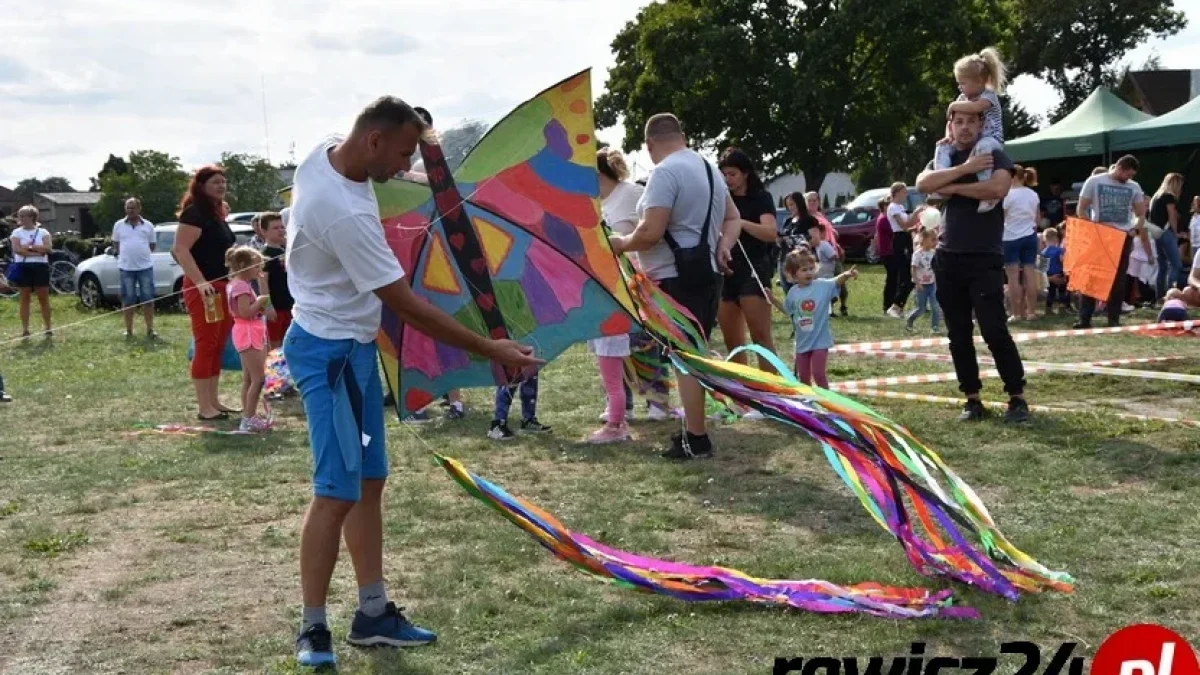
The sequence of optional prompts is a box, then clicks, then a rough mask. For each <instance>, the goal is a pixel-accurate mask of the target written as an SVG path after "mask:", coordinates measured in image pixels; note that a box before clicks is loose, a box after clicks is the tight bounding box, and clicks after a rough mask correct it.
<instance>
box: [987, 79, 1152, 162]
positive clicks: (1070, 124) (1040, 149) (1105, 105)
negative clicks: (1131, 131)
mask: <svg viewBox="0 0 1200 675" xmlns="http://www.w3.org/2000/svg"><path fill="white" fill-rule="evenodd" d="M1152 119H1154V118H1153V117H1151V116H1150V115H1147V114H1146V113H1144V112H1142V111H1140V110H1138V109H1137V108H1134V107H1133V106H1130V105H1129V104H1127V103H1125V102H1124V101H1122V100H1121V99H1119V98H1117V96H1116V95H1115V94H1113V93H1112V92H1110V91H1109V90H1107V89H1104V88H1103V87H1101V88H1097V89H1096V91H1094V92H1092V95H1091V96H1088V97H1087V100H1085V101H1084V102H1083V103H1081V104H1079V107H1078V108H1076V109H1075V110H1074V111H1072V112H1071V114H1070V115H1067V116H1066V117H1064V118H1062V119H1061V120H1059V121H1058V123H1057V124H1054V125H1052V126H1050V127H1048V128H1046V129H1042V130H1041V131H1039V132H1037V133H1034V134H1030V135H1028V136H1025V137H1024V138H1018V139H1016V140H1014V141H1009V142H1008V143H1006V144H1005V145H1004V150H1005V152H1006V153H1008V156H1009V157H1011V158H1012V159H1013V161H1016V162H1036V161H1040V160H1048V159H1073V158H1082V157H1096V156H1103V157H1104V162H1105V163H1106V164H1107V163H1108V160H1109V157H1108V155H1109V153H1110V152H1111V151H1112V148H1111V147H1110V143H1111V138H1110V137H1111V132H1112V131H1113V130H1115V129H1120V128H1121V127H1127V126H1129V125H1131V124H1136V123H1138V122H1144V121H1146V120H1152Z"/></svg>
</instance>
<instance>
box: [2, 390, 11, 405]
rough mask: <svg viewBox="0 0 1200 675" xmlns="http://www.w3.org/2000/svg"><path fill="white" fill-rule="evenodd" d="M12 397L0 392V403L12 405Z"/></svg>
mask: <svg viewBox="0 0 1200 675" xmlns="http://www.w3.org/2000/svg"><path fill="white" fill-rule="evenodd" d="M12 400H13V397H11V396H9V395H8V394H6V393H4V392H2V391H0V403H12Z"/></svg>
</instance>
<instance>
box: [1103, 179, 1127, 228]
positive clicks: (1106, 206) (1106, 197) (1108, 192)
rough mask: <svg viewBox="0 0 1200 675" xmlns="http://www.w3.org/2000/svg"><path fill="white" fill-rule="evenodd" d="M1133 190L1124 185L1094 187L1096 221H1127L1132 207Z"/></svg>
mask: <svg viewBox="0 0 1200 675" xmlns="http://www.w3.org/2000/svg"><path fill="white" fill-rule="evenodd" d="M1133 197H1134V191H1133V188H1131V187H1128V186H1124V185H1108V184H1105V183H1101V184H1099V185H1097V186H1096V207H1095V208H1096V216H1097V217H1096V220H1097V222H1101V223H1125V222H1128V221H1129V214H1130V209H1131V208H1132V207H1133Z"/></svg>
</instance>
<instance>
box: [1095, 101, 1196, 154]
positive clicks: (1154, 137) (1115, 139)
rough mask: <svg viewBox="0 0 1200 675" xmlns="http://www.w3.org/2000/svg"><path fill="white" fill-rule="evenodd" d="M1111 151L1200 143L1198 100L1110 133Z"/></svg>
mask: <svg viewBox="0 0 1200 675" xmlns="http://www.w3.org/2000/svg"><path fill="white" fill-rule="evenodd" d="M1109 143H1110V145H1111V147H1112V150H1113V152H1117V151H1122V150H1148V149H1150V148H1165V147H1179V146H1185V145H1197V144H1200V98H1194V99H1192V100H1191V101H1190V102H1188V103H1186V104H1184V105H1183V106H1180V107H1178V108H1176V109H1175V110H1172V111H1171V112H1169V113H1167V114H1166V115H1162V116H1160V117H1155V118H1152V119H1148V120H1146V121H1145V122H1138V123H1137V124H1131V125H1129V126H1127V127H1122V128H1120V129H1117V130H1116V131H1114V132H1112V134H1111V135H1110V139H1109Z"/></svg>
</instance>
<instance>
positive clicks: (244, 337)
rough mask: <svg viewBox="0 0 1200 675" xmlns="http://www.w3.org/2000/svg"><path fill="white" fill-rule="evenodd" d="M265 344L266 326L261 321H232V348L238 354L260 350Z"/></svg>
mask: <svg viewBox="0 0 1200 675" xmlns="http://www.w3.org/2000/svg"><path fill="white" fill-rule="evenodd" d="M266 344H267V324H266V323H264V322H263V320H262V319H234V321H233V348H234V349H236V350H238V352H239V353H240V352H244V351H246V350H248V349H262V348H263V347H264V346H265V345H266Z"/></svg>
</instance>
